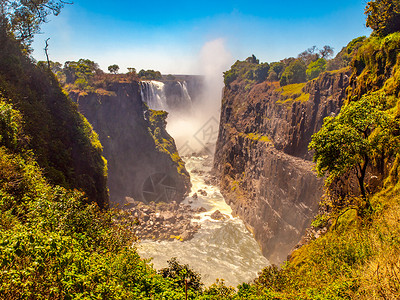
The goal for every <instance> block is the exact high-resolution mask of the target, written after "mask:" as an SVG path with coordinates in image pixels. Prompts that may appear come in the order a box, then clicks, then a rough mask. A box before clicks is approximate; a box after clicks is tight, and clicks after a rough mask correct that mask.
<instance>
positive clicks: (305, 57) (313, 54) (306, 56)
mask: <svg viewBox="0 0 400 300" xmlns="http://www.w3.org/2000/svg"><path fill="white" fill-rule="evenodd" d="M317 51H318V48H317V46H312V47H310V48H308V49H307V50H305V51H303V52H301V53H300V54H299V55H298V56H297V58H298V59H301V60H302V61H303V62H304V63H305V64H306V65H309V64H310V63H311V62H313V61H316V60H317V59H318V58H319V57H320V56H319V54H318V53H317Z"/></svg>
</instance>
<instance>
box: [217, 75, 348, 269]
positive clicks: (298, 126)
mask: <svg viewBox="0 0 400 300" xmlns="http://www.w3.org/2000/svg"><path fill="white" fill-rule="evenodd" d="M348 77H349V71H346V70H342V71H340V72H335V73H333V72H332V73H324V74H322V75H321V76H320V77H319V78H318V79H316V80H313V81H310V82H308V83H307V84H305V85H304V86H303V85H301V84H300V85H292V86H287V87H284V88H281V87H280V86H279V84H278V83H270V82H264V83H260V84H257V85H254V86H252V87H251V88H250V89H249V87H248V86H246V84H245V83H244V82H243V81H240V79H237V80H235V81H234V82H233V83H231V84H230V86H229V87H225V89H224V95H223V100H222V111H221V122H220V129H219V137H218V141H217V146H216V153H215V158H214V169H215V171H216V174H217V176H218V178H219V180H220V186H221V192H222V193H223V195H224V197H225V199H226V201H227V202H228V203H229V205H230V206H231V207H232V209H233V213H234V214H236V215H238V216H240V217H241V218H242V219H243V220H244V222H245V224H246V225H247V227H248V228H249V230H250V231H251V232H252V233H253V234H254V236H255V238H256V240H257V241H258V243H259V244H260V246H261V248H262V252H263V254H264V255H265V256H266V257H267V258H268V259H269V261H270V262H271V263H275V264H278V263H281V262H283V261H284V260H285V259H286V257H287V255H288V254H289V253H290V251H291V249H292V248H293V247H294V246H295V245H296V244H297V243H298V242H299V240H300V239H301V236H302V235H303V234H304V233H305V230H306V228H307V227H308V226H309V225H310V222H311V219H312V218H313V217H314V216H315V215H316V213H317V212H318V203H319V200H320V198H321V196H322V194H323V189H322V187H323V180H322V179H320V178H317V176H316V174H315V173H314V171H313V164H312V162H311V158H312V153H310V152H309V151H308V144H309V143H310V141H311V136H312V134H313V133H314V132H316V131H318V130H319V129H320V128H321V126H322V124H323V119H324V118H325V117H326V116H329V115H334V114H337V113H338V112H339V111H340V107H341V105H342V103H343V101H344V99H345V90H346V87H347V86H348V81H349V80H348Z"/></svg>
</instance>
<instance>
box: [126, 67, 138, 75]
mask: <svg viewBox="0 0 400 300" xmlns="http://www.w3.org/2000/svg"><path fill="white" fill-rule="evenodd" d="M128 73H129V74H136V69H135V68H128Z"/></svg>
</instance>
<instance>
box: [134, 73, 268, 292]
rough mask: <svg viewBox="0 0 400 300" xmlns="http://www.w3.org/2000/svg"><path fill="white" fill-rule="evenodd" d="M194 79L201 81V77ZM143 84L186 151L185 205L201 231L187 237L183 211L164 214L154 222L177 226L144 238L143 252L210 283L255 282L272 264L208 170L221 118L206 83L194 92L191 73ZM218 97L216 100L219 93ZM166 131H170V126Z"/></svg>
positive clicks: (145, 96) (147, 97)
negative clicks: (164, 235)
mask: <svg viewBox="0 0 400 300" xmlns="http://www.w3.org/2000/svg"><path fill="white" fill-rule="evenodd" d="M192 79H193V78H192ZM195 80H197V82H198V80H200V78H195ZM141 85H142V95H143V99H144V101H145V102H146V104H147V105H148V106H149V107H150V108H163V109H165V110H167V111H168V113H169V115H168V125H167V126H170V124H172V132H173V136H174V138H175V139H176V136H175V134H177V136H178V139H177V144H178V149H180V151H179V153H180V154H181V155H185V156H184V160H185V162H186V167H187V169H188V171H189V172H190V178H191V183H192V194H191V196H190V197H187V198H186V199H185V201H183V205H185V210H186V211H190V210H192V211H193V212H194V214H193V215H192V216H191V220H190V221H191V224H194V225H195V226H197V228H199V229H198V231H197V232H196V233H195V234H194V235H193V236H192V238H189V239H188V238H187V237H188V235H189V234H190V228H189V224H183V223H182V224H179V222H182V221H181V220H182V219H184V217H185V216H184V213H178V214H177V215H176V216H174V217H171V216H169V215H168V214H167V213H164V212H160V213H159V214H158V216H157V214H156V216H155V218H154V222H155V223H157V222H158V223H162V222H165V220H166V219H168V223H171V221H170V220H171V219H173V220H174V221H173V223H174V224H175V225H174V226H172V225H170V224H168V225H166V226H168V227H169V228H170V230H171V236H170V237H171V238H170V239H169V240H162V241H155V240H153V239H148V238H147V239H144V240H142V241H141V242H140V244H139V245H138V251H139V253H140V255H141V256H142V257H145V258H150V257H151V258H153V260H152V263H153V264H154V266H155V267H156V268H157V269H160V268H163V267H166V266H167V260H169V259H170V258H171V257H177V258H178V260H179V261H180V262H181V263H184V264H189V265H190V266H191V267H192V268H193V269H194V270H196V271H197V272H200V274H201V275H202V279H203V282H204V283H205V284H206V285H210V284H212V283H214V282H215V280H216V279H217V278H224V279H225V280H226V283H227V284H228V285H232V286H236V285H238V284H240V283H241V282H243V281H250V280H252V279H253V278H254V277H255V276H256V275H257V273H258V272H259V271H261V269H262V268H263V267H265V266H267V265H269V262H268V260H267V259H266V258H265V257H264V256H263V255H262V253H261V250H260V248H259V246H258V244H257V242H256V241H255V239H254V238H253V237H252V235H251V234H250V233H249V231H248V230H247V229H246V227H245V225H244V223H243V221H242V220H241V219H240V218H238V217H233V216H232V209H231V208H230V207H229V206H228V205H227V204H226V202H225V200H224V197H223V196H222V195H221V193H220V191H219V188H218V187H217V186H216V185H215V177H213V176H212V175H211V174H210V171H211V169H212V162H213V153H214V149H215V142H216V138H217V132H218V131H217V130H218V121H217V120H216V118H215V116H214V115H213V112H212V110H211V109H210V105H208V103H209V101H210V98H208V97H204V95H205V94H209V92H208V91H204V90H207V85H206V86H205V87H204V90H197V91H194V90H193V87H196V86H199V84H198V83H197V84H193V80H190V77H188V76H186V80H185V81H175V82H171V81H170V82H159V81H144V82H142V83H141ZM214 98H215V99H214V100H216V101H215V102H216V103H218V102H219V99H220V94H219V93H218V94H216V95H215V97H214ZM217 99H218V100H217ZM215 112H217V109H215ZM168 131H169V132H171V131H170V129H169V128H168ZM146 218H147V217H146ZM176 224H178V225H176ZM172 227H174V229H172ZM181 227H184V228H181ZM176 232H183V233H181V234H178V233H176Z"/></svg>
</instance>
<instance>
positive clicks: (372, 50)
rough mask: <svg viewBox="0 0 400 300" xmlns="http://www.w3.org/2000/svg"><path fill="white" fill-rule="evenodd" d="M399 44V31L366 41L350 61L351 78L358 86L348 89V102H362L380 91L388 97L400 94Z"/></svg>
mask: <svg viewBox="0 0 400 300" xmlns="http://www.w3.org/2000/svg"><path fill="white" fill-rule="evenodd" d="M399 45H400V32H396V33H392V34H390V35H388V36H385V37H379V36H374V37H370V38H368V39H367V40H365V42H364V43H363V45H362V46H361V47H360V48H359V49H358V51H357V52H356V55H355V56H354V59H353V60H352V62H351V67H352V70H353V73H352V76H351V79H352V80H357V84H355V85H353V86H351V87H350V88H349V91H348V95H349V96H348V97H349V99H350V98H354V97H355V98H357V99H360V98H361V97H362V95H364V94H365V93H367V92H370V91H377V90H380V89H383V91H384V92H385V93H386V94H387V95H393V96H395V97H398V96H399V95H400V84H399V83H400V81H399V78H400V72H399V69H400V63H399V60H398V55H399Z"/></svg>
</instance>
